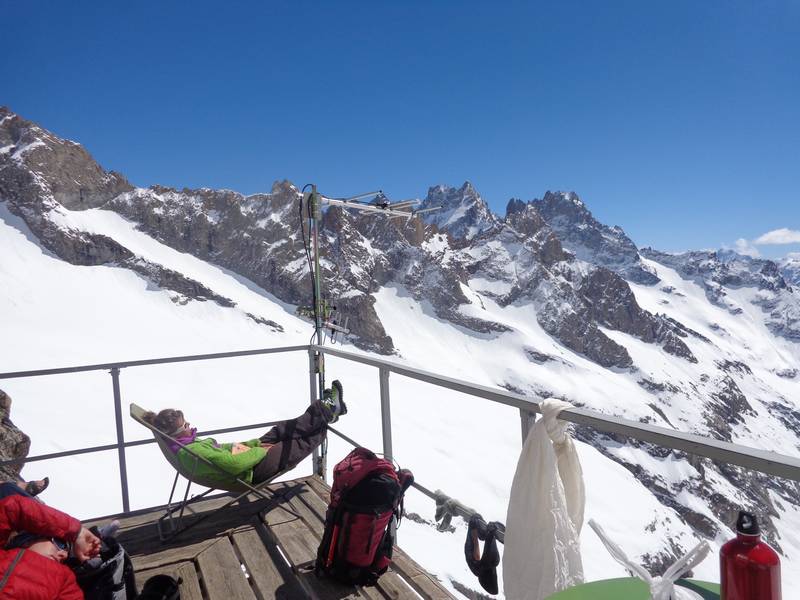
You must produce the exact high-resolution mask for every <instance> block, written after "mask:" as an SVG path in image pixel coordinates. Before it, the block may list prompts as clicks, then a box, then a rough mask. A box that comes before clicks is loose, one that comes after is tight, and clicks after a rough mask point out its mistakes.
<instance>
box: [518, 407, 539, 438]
mask: <svg viewBox="0 0 800 600" xmlns="http://www.w3.org/2000/svg"><path fill="white" fill-rule="evenodd" d="M519 420H520V424H521V425H522V445H523V446H524V445H525V440H527V439H528V434H529V433H530V431H531V429H533V424H534V423H536V413H532V412H531V411H529V410H525V409H524V408H520V409H519Z"/></svg>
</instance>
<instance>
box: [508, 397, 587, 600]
mask: <svg viewBox="0 0 800 600" xmlns="http://www.w3.org/2000/svg"><path fill="white" fill-rule="evenodd" d="M540 408H541V411H542V415H543V417H542V418H541V419H540V420H538V421H537V422H536V424H535V425H534V426H533V429H532V430H531V432H530V433H529V434H528V437H527V439H526V440H525V444H524V445H523V448H522V452H521V453H520V458H519V462H518V463H517V471H516V473H515V474H514V481H513V483H512V485H511V497H510V499H509V503H508V515H507V517H506V533H505V548H504V552H503V588H504V591H505V595H506V598H508V599H509V600H543V599H544V598H546V597H547V596H549V595H551V594H554V593H555V592H558V591H561V590H563V589H566V588H568V587H571V586H573V585H578V584H580V583H583V563H582V562H581V552H580V532H581V527H582V526H583V511H584V506H585V503H586V494H585V490H584V485H583V471H582V469H581V463H580V460H579V459H578V453H577V451H576V449H575V443H574V442H573V440H572V437H571V436H570V435H568V433H567V426H568V423H567V422H565V421H559V420H558V419H557V417H558V414H559V413H560V412H561V411H562V410H564V409H567V408H572V405H571V404H569V403H567V402H563V401H561V400H555V399H553V398H550V399H547V400H545V401H544V402H542V403H541V405H540Z"/></svg>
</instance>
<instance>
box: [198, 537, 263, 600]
mask: <svg viewBox="0 0 800 600" xmlns="http://www.w3.org/2000/svg"><path fill="white" fill-rule="evenodd" d="M197 569H198V571H199V572H200V576H201V578H202V582H203V586H204V587H205V588H206V593H207V594H208V597H209V599H210V600H223V599H225V600H227V599H229V598H236V599H237V600H251V599H252V600H256V597H255V594H253V590H252V589H250V583H249V582H248V581H247V578H246V577H245V575H244V573H243V572H242V566H241V564H240V563H239V559H238V558H237V556H236V553H235V552H234V551H233V546H232V545H231V542H230V540H229V539H228V538H227V537H226V538H220V539H218V540H217V541H216V542H215V543H214V544H212V545H211V546H210V547H209V548H207V549H206V550H204V551H203V552H201V553H200V554H199V555H198V556H197Z"/></svg>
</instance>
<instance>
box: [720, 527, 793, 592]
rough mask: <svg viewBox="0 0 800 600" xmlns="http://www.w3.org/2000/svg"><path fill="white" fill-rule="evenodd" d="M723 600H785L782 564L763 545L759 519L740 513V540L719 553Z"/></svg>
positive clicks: (770, 549)
mask: <svg viewBox="0 0 800 600" xmlns="http://www.w3.org/2000/svg"><path fill="white" fill-rule="evenodd" d="M719 568H720V580H721V583H722V586H721V587H722V596H721V599H722V600H781V561H780V558H778V553H777V552H775V550H773V549H772V548H771V547H770V546H769V544H767V543H766V542H762V541H761V530H760V529H759V527H758V521H757V520H756V517H755V515H752V514H750V513H746V512H740V513H739V518H738V519H737V521H736V539H733V540H731V541H729V542H727V543H726V544H725V545H723V546H722V548H721V549H720V551H719Z"/></svg>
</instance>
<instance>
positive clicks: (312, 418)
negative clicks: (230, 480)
mask: <svg viewBox="0 0 800 600" xmlns="http://www.w3.org/2000/svg"><path fill="white" fill-rule="evenodd" d="M327 432H328V420H327V419H326V418H325V412H324V411H323V408H322V404H321V403H320V401H319V400H317V401H316V402H314V403H313V404H312V405H311V406H309V407H308V409H306V412H304V413H303V414H302V415H300V416H299V417H297V418H296V419H289V420H288V421H283V422H282V423H279V424H277V425H275V426H274V427H273V428H272V429H270V430H269V431H268V432H267V433H265V434H264V435H262V436H261V437H260V438H259V440H260V441H261V442H263V443H265V444H274V446H272V448H270V449H269V450H268V451H267V455H266V456H265V457H264V459H263V460H262V461H261V462H260V463H258V464H257V465H256V466H255V468H254V469H253V483H254V484H255V483H261V482H263V481H267V480H268V479H270V478H272V477H274V476H275V475H277V474H278V473H282V472H283V471H288V470H290V469H293V468H294V467H296V466H297V465H298V464H299V463H300V461H301V460H303V459H304V458H305V457H306V456H308V455H309V454H311V452H312V451H313V450H314V448H316V447H317V446H319V445H320V444H321V443H322V440H324V439H325V435H326V434H327Z"/></svg>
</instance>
